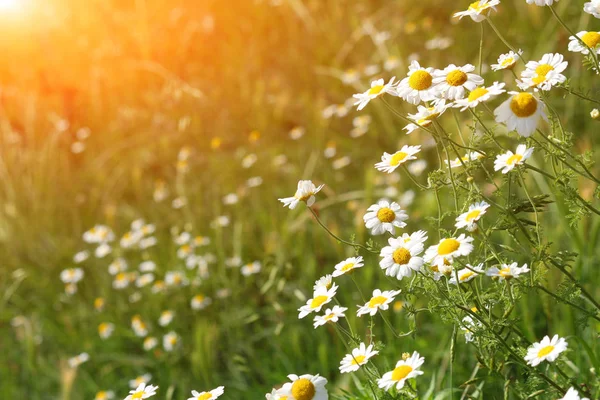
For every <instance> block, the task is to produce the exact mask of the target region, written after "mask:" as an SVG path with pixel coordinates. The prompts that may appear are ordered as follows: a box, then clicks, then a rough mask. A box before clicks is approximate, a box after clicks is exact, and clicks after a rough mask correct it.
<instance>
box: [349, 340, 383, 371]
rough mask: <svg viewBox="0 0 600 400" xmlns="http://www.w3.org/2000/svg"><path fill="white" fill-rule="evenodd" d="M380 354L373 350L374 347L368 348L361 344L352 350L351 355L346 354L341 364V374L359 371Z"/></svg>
mask: <svg viewBox="0 0 600 400" xmlns="http://www.w3.org/2000/svg"><path fill="white" fill-rule="evenodd" d="M376 354H379V352H378V351H375V350H373V345H372V344H370V345H369V346H366V345H365V344H364V343H361V344H360V346H359V347H357V348H355V349H354V350H352V353H351V354H346V356H345V357H344V358H343V359H342V361H341V363H340V372H341V373H342V374H346V373H349V372H354V371H358V370H359V369H360V367H361V366H362V365H365V364H366V363H367V362H368V361H369V359H370V358H371V357H373V356H374V355H376Z"/></svg>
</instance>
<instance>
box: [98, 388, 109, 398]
mask: <svg viewBox="0 0 600 400" xmlns="http://www.w3.org/2000/svg"><path fill="white" fill-rule="evenodd" d="M107 397H108V395H107V394H106V392H105V391H103V390H102V391H100V392H98V393H96V400H106V398H107Z"/></svg>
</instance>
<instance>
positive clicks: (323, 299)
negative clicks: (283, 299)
mask: <svg viewBox="0 0 600 400" xmlns="http://www.w3.org/2000/svg"><path fill="white" fill-rule="evenodd" d="M337 288H338V286H337V285H336V284H335V283H334V284H332V285H331V288H330V289H327V288H325V287H319V288H317V290H315V292H314V294H313V298H312V299H310V300H308V301H307V302H306V305H304V306H302V307H300V308H299V309H298V311H300V314H299V315H298V318H300V319H302V318H304V317H306V316H307V315H308V314H310V313H312V312H319V311H321V308H323V306H324V305H325V304H327V303H329V302H330V301H331V299H333V296H335V293H336V292H337Z"/></svg>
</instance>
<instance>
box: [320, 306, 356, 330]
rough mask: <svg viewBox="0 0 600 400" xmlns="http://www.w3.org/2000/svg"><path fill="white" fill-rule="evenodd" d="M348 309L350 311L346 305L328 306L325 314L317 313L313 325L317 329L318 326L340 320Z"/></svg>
mask: <svg viewBox="0 0 600 400" xmlns="http://www.w3.org/2000/svg"><path fill="white" fill-rule="evenodd" d="M346 311H348V308H346V307H340V306H333V308H328V309H326V310H325V313H324V314H323V315H317V316H316V317H315V318H314V319H313V326H314V327H315V329H317V327H319V326H322V325H325V324H326V323H328V322H332V323H335V322H338V320H339V319H340V318H342V317H345V316H346V314H344V313H345V312H346Z"/></svg>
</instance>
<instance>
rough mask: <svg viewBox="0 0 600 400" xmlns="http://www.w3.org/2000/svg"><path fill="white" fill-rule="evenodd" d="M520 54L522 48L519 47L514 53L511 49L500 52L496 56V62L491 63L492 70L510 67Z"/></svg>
mask: <svg viewBox="0 0 600 400" xmlns="http://www.w3.org/2000/svg"><path fill="white" fill-rule="evenodd" d="M522 54H523V50H521V49H519V50H518V51H517V52H516V53H515V52H514V51H512V50H511V51H509V52H508V53H504V54H500V56H499V57H498V64H492V65H491V67H492V70H493V71H500V70H502V69H512V68H513V67H514V66H515V64H516V63H517V60H518V58H519V57H520V56H521V55H522Z"/></svg>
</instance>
